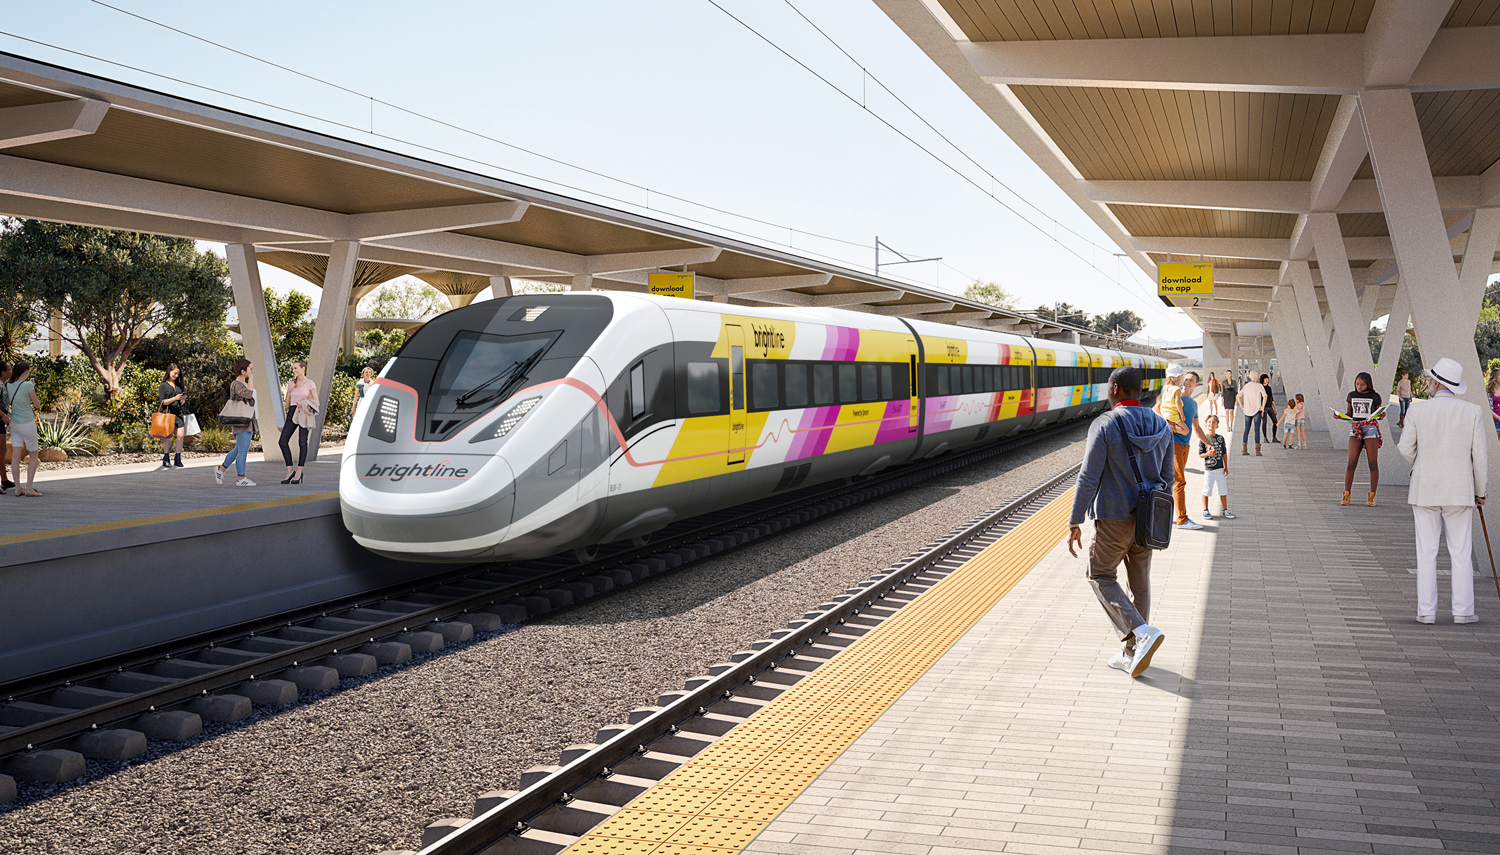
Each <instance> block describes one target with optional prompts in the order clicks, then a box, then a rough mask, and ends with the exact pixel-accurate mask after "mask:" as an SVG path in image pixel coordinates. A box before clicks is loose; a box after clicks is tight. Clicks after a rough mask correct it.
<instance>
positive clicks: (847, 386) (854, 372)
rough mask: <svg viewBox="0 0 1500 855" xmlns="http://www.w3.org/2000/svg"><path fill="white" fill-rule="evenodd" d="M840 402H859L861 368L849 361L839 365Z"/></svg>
mask: <svg viewBox="0 0 1500 855" xmlns="http://www.w3.org/2000/svg"><path fill="white" fill-rule="evenodd" d="M839 403H840V404H857V403H859V370H858V369H857V368H856V367H855V366H854V364H852V363H849V362H845V363H841V364H840V365H839Z"/></svg>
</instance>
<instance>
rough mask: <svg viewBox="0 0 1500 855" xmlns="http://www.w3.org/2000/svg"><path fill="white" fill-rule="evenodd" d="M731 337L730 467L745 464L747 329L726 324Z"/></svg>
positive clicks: (726, 329) (725, 327) (725, 326)
mask: <svg viewBox="0 0 1500 855" xmlns="http://www.w3.org/2000/svg"><path fill="white" fill-rule="evenodd" d="M724 329H725V331H726V332H727V333H728V335H729V458H728V462H729V465H731V466H733V465H735V464H738V463H744V462H745V445H746V440H745V424H746V422H747V421H748V419H747V418H746V416H745V329H744V327H741V326H739V325H737V324H725V325H724Z"/></svg>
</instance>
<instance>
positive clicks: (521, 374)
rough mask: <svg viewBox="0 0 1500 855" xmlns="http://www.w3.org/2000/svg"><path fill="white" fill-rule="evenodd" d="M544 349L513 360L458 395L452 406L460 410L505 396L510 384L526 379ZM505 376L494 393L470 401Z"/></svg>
mask: <svg viewBox="0 0 1500 855" xmlns="http://www.w3.org/2000/svg"><path fill="white" fill-rule="evenodd" d="M545 351H546V348H540V349H538V350H537V351H536V352H535V353H533V354H531V355H530V356H528V357H526V358H525V359H518V360H516V361H515V362H513V363H511V365H510V367H509V368H507V369H505V370H504V371H501V372H500V373H499V374H496V375H495V376H494V377H491V378H490V379H488V380H486V381H484V382H483V383H480V384H479V385H478V386H475V387H474V388H472V389H470V390H469V391H467V392H465V393H463V394H462V395H459V396H458V400H456V401H454V402H453V403H454V406H455V407H457V408H458V409H461V410H462V409H467V408H469V407H478V406H481V405H483V404H487V403H489V402H490V401H493V400H495V399H496V398H503V397H505V394H506V392H508V391H509V390H510V388H511V386H513V385H514V384H516V383H518V382H520V381H521V380H524V379H526V372H528V371H530V370H531V369H532V366H534V365H536V364H537V362H538V361H539V360H540V359H541V358H542V353H543V352H545ZM507 378H509V380H508V381H507V382H506V383H505V385H503V386H501V387H500V388H499V389H498V390H497V391H496V392H495V393H494V394H492V395H487V396H485V397H484V398H483V399H481V400H478V401H473V403H470V401H471V399H472V398H473V397H474V396H475V395H477V394H479V392H480V391H481V390H482V389H484V388H485V387H486V386H489V385H490V384H492V383H499V382H500V381H501V380H506V379H507Z"/></svg>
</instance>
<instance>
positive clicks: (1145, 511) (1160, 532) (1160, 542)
mask: <svg viewBox="0 0 1500 855" xmlns="http://www.w3.org/2000/svg"><path fill="white" fill-rule="evenodd" d="M1118 421H1119V420H1118V419H1117V420H1116V423H1118ZM1120 441H1121V442H1123V443H1125V456H1126V457H1128V458H1129V459H1130V469H1131V471H1133V472H1134V473H1135V490H1136V493H1135V545H1136V546H1144V547H1146V548H1147V549H1166V548H1167V547H1168V546H1170V545H1171V544H1172V525H1173V521H1174V520H1175V519H1176V518H1177V508H1176V505H1175V504H1174V503H1173V501H1172V491H1171V490H1170V489H1169V488H1168V487H1167V485H1165V484H1148V483H1146V480H1145V479H1144V478H1142V477H1141V466H1140V463H1139V462H1137V461H1136V458H1135V449H1133V448H1131V446H1130V440H1129V439H1128V438H1127V437H1126V436H1125V428H1124V427H1123V426H1122V427H1121V428H1120Z"/></svg>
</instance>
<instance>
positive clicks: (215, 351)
mask: <svg viewBox="0 0 1500 855" xmlns="http://www.w3.org/2000/svg"><path fill="white" fill-rule="evenodd" d="M239 358H240V350H239V348H238V347H233V348H226V347H224V346H222V345H221V344H219V343H215V342H196V341H194V342H172V341H168V340H167V339H164V338H153V339H147V340H146V341H143V342H141V344H140V345H139V346H138V347H136V349H135V352H134V353H132V354H131V355H130V359H131V361H132V362H139V363H140V365H141V366H142V367H144V368H154V369H156V370H158V371H161V372H162V373H163V374H164V375H165V373H166V370H167V366H168V365H169V364H171V363H174V362H175V363H176V364H177V367H179V368H181V369H182V376H183V379H184V380H185V381H186V382H187V396H188V399H187V406H188V411H189V412H191V413H193V414H194V415H196V416H197V417H198V421H199V422H200V423H202V424H207V423H208V422H209V421H210V420H211V419H212V418H214V417H216V416H218V414H219V411H220V410H222V409H224V402H225V401H228V400H229V381H230V380H232V379H233V377H232V376H231V373H230V372H232V371H233V370H234V361H235V360H236V359H239ZM255 370H256V371H260V370H261V366H259V365H257V366H256V367H255ZM152 394H153V395H154V394H155V392H154V391H153V392H152Z"/></svg>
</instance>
